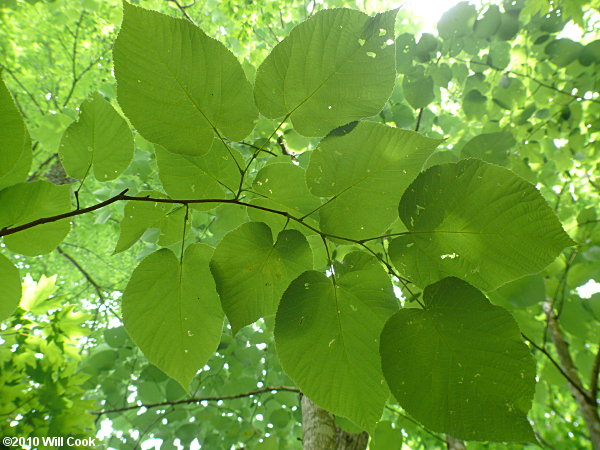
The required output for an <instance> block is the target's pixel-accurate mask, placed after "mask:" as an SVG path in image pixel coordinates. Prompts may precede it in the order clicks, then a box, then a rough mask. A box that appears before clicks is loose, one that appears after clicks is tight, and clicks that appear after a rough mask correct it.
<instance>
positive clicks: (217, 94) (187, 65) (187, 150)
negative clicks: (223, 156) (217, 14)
mask: <svg viewBox="0 0 600 450" xmlns="http://www.w3.org/2000/svg"><path fill="white" fill-rule="evenodd" d="M113 54H114V59H115V77H116V79H117V96H118V99H119V104H120V105H121V107H122V108H123V111H124V112H125V114H126V115H127V117H129V119H130V120H131V122H132V123H133V125H134V126H135V127H136V129H137V130H138V131H139V132H140V133H141V134H142V135H143V136H144V137H145V138H147V139H148V140H149V141H152V142H155V143H157V144H160V145H162V146H163V147H165V148H166V149H167V150H169V151H171V152H173V153H179V154H184V155H192V156H198V155H202V154H205V153H207V152H208V151H209V150H210V147H211V145H212V141H213V138H214V137H215V136H217V137H219V136H223V137H226V138H228V139H231V140H233V141H241V140H242V139H244V138H245V137H246V136H247V135H248V134H250V132H251V131H252V129H253V128H254V121H255V120H256V118H257V110H256V106H255V105H254V100H253V98H252V87H251V85H250V83H249V82H248V80H247V79H246V76H245V75H244V71H243V69H242V66H241V65H240V63H239V61H238V60H237V59H236V58H235V56H234V55H233V54H232V53H231V52H230V51H229V50H227V49H226V48H225V47H224V46H223V44H221V43H220V42H219V41H217V40H215V39H212V38H210V37H208V36H207V35H206V34H204V32H203V31H202V30H200V29H199V28H197V27H195V26H194V25H192V24H191V23H190V22H189V21H187V20H182V19H174V18H172V17H169V16H165V15H163V14H159V13H157V12H154V11H148V10H145V9H142V8H138V7H136V6H133V5H130V4H129V3H127V2H124V18H123V25H122V27H121V31H120V33H119V36H118V38H117V41H116V42H115V46H114V50H113Z"/></svg>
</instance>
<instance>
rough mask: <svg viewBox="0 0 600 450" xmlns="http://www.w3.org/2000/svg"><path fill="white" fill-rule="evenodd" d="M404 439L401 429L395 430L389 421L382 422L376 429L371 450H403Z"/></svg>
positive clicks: (370, 446)
mask: <svg viewBox="0 0 600 450" xmlns="http://www.w3.org/2000/svg"><path fill="white" fill-rule="evenodd" d="M403 438H404V437H403V436H402V430H401V429H400V428H394V427H393V426H392V422H390V421H389V420H382V421H381V422H379V423H378V424H377V426H376V427H375V432H374V433H373V437H372V438H371V441H370V442H369V450H402V441H403Z"/></svg>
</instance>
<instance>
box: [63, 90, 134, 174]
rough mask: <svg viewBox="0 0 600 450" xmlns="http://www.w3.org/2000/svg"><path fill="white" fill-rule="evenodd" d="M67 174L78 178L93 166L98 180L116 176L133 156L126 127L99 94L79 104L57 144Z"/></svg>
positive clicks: (130, 139) (131, 138) (131, 142)
mask: <svg viewBox="0 0 600 450" xmlns="http://www.w3.org/2000/svg"><path fill="white" fill-rule="evenodd" d="M59 155H60V159H61V162H62V164H63V166H64V168H65V171H66V172H67V174H68V175H70V176H71V177H73V178H77V179H79V180H82V179H84V178H85V176H86V175H87V174H88V171H90V170H91V168H93V171H94V175H95V176H96V179H97V180H99V181H109V180H114V179H115V178H117V177H118V176H119V175H120V174H121V173H122V172H123V171H124V170H125V169H127V166H129V163H130V162H131V159H132V157H133V136H132V135H131V131H130V130H129V126H128V125H127V122H125V119H123V118H122V117H121V116H120V115H119V114H118V113H117V112H116V111H115V110H114V108H113V107H112V106H111V104H110V103H109V102H107V101H106V100H105V99H104V98H102V96H101V95H100V94H94V95H93V96H92V98H90V99H89V100H86V101H85V102H83V103H82V104H81V115H80V116H79V120H78V121H77V122H75V123H73V124H71V125H70V126H69V128H67V130H66V131H65V134H64V135H63V138H62V141H61V143H60V146H59Z"/></svg>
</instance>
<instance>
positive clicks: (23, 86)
mask: <svg viewBox="0 0 600 450" xmlns="http://www.w3.org/2000/svg"><path fill="white" fill-rule="evenodd" d="M0 70H5V71H6V73H7V74H9V75H10V76H11V77H12V79H13V80H15V81H16V83H17V84H18V85H19V86H20V88H21V89H23V91H25V93H26V94H27V96H28V97H29V98H30V99H31V101H32V102H33V104H34V105H35V107H36V108H37V109H38V111H39V112H40V113H41V114H42V115H44V114H45V113H44V110H43V109H42V107H41V106H40V104H39V103H38V102H37V100H36V99H35V97H34V96H33V94H32V93H31V92H30V91H29V89H27V88H26V87H25V85H24V84H23V83H21V80H19V79H18V78H17V76H16V75H15V73H14V72H13V71H12V70H10V69H9V68H8V67H6V66H3V65H1V64H0Z"/></svg>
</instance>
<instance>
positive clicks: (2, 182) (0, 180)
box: [0, 132, 33, 191]
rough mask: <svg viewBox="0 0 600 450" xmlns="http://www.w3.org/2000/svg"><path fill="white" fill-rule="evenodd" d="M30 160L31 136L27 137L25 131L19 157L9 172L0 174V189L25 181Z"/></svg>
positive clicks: (31, 154) (31, 156) (31, 157)
mask: <svg viewBox="0 0 600 450" xmlns="http://www.w3.org/2000/svg"><path fill="white" fill-rule="evenodd" d="M0 139H1V138H0ZM32 160H33V152H32V151H31V138H30V137H29V133H27V132H26V133H25V139H24V140H23V151H22V152H21V155H20V156H19V159H18V160H17V162H16V164H15V165H14V166H13V167H12V169H11V170H10V171H9V172H7V173H6V174H5V175H4V176H0V191H1V190H2V189H4V188H6V187H9V186H13V185H15V184H18V183H22V182H24V181H26V180H27V174H28V173H29V169H30V168H31V162H32Z"/></svg>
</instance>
